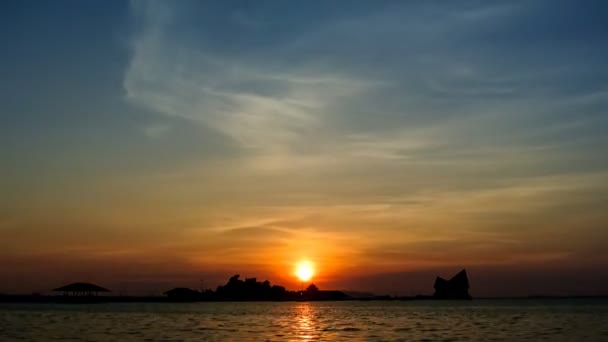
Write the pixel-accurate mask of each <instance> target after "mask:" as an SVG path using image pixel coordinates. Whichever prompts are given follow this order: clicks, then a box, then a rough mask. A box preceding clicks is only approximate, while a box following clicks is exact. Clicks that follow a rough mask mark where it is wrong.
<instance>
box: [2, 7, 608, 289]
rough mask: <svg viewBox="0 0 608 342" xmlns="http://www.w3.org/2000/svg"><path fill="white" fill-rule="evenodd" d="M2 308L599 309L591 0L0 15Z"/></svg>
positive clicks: (607, 216)
mask: <svg viewBox="0 0 608 342" xmlns="http://www.w3.org/2000/svg"><path fill="white" fill-rule="evenodd" d="M0 28H1V29H0V42H1V49H2V50H1V51H2V53H1V54H0V103H1V107H0V160H1V165H2V166H1V168H0V292H17V291H21V292H28V291H47V290H48V289H50V288H54V287H57V286H59V285H62V284H64V283H67V282H72V281H82V280H88V281H93V282H97V283H99V284H100V285H102V286H107V287H110V288H112V289H113V290H114V291H115V292H119V293H150V294H152V293H160V291H163V290H166V289H167V288H169V287H173V286H178V285H179V286H193V287H196V286H200V279H205V282H206V283H205V285H206V286H213V287H215V286H216V285H218V284H220V283H222V282H224V281H225V280H226V279H227V277H228V276H229V275H232V274H235V273H239V274H241V275H242V276H247V277H258V278H263V279H266V278H268V279H270V281H271V282H273V283H279V284H284V285H286V286H287V287H289V288H295V287H297V286H299V285H298V283H297V280H296V279H294V277H293V275H292V268H293V264H294V263H295V262H297V261H298V260H301V259H309V260H311V261H313V262H314V263H315V264H316V265H317V272H318V274H317V275H316V277H315V278H314V279H313V281H314V282H315V283H317V284H318V285H319V287H320V288H335V289H350V290H368V291H375V292H377V293H390V294H415V293H431V292H432V284H433V281H434V277H435V275H437V274H439V275H442V276H446V277H448V276H451V274H452V273H455V272H457V271H459V270H460V269H461V268H462V267H466V268H467V269H468V270H469V275H470V278H471V283H472V289H471V291H472V294H473V295H478V296H479V295H527V294H538V293H546V294H591V293H604V294H608V275H607V274H606V270H608V253H606V252H605V249H606V246H608V112H607V111H608V63H607V62H606V61H608V44H607V42H608V40H607V37H608V3H607V2H606V1H599V0H598V1H582V2H578V1H554V0H546V1H540V0H538V1H537V0H533V1H458V2H456V1H437V2H432V1H361V2H356V1H324V2H315V1H278V0H277V1H217V2H211V1H201V2H198V1H197V2H190V1H163V2H161V1H159V2H155V1H150V2H145V1H133V2H123V1H17V0H9V1H2V2H0Z"/></svg>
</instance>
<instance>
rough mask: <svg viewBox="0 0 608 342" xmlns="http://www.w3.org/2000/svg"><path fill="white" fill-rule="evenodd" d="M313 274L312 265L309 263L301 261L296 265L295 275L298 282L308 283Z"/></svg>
mask: <svg viewBox="0 0 608 342" xmlns="http://www.w3.org/2000/svg"><path fill="white" fill-rule="evenodd" d="M314 274H315V269H314V265H313V264H312V263H311V262H310V261H307V260H303V261H300V262H298V263H297V264H296V271H295V275H296V276H297V277H298V279H300V281H309V280H310V279H311V278H312V276H313V275H314Z"/></svg>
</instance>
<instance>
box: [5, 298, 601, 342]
mask: <svg viewBox="0 0 608 342" xmlns="http://www.w3.org/2000/svg"><path fill="white" fill-rule="evenodd" d="M55 340H60V341H608V300H606V299H521V300H516V299H510V300H507V299H501V300H490V299H487V300H486V299H480V300H473V301H346V302H213V303H212V302H207V303H97V304H16V303H12V304H0V341H55Z"/></svg>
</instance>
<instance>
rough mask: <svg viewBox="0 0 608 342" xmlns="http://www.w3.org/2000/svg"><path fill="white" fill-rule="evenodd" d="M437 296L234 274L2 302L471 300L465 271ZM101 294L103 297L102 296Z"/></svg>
mask: <svg viewBox="0 0 608 342" xmlns="http://www.w3.org/2000/svg"><path fill="white" fill-rule="evenodd" d="M434 289H435V293H434V294H433V295H432V296H431V295H417V296H412V297H400V296H389V295H381V296H377V295H373V294H368V295H366V296H363V297H361V296H355V295H349V294H348V293H345V292H343V291H337V290H321V289H319V287H318V286H317V285H315V284H314V283H311V284H310V285H308V287H307V288H306V289H302V290H300V291H290V290H287V289H286V288H285V287H284V286H281V285H272V284H271V283H270V281H268V280H264V281H258V280H257V278H245V279H241V276H240V275H239V274H236V275H233V276H232V277H230V278H229V279H228V281H227V282H226V284H224V285H220V286H218V287H217V288H216V289H215V291H214V290H211V289H204V290H196V289H191V288H187V287H175V288H173V289H170V290H167V291H165V292H163V295H164V297H160V296H114V295H110V294H108V293H111V290H109V289H107V288H105V287H102V286H99V285H96V284H91V283H84V282H78V283H72V284H68V285H65V286H62V287H58V288H55V289H53V290H52V291H53V292H60V293H61V295H41V294H31V295H6V294H4V295H2V294H0V302H65V303H91V302H220V301H342V300H442V299H449V300H470V299H472V297H471V295H470V294H469V279H468V275H467V272H466V270H464V269H463V270H462V271H460V272H458V273H457V274H456V275H455V276H453V277H452V278H451V279H450V280H446V279H444V278H441V277H437V278H436V280H435V285H434ZM100 293H101V295H100Z"/></svg>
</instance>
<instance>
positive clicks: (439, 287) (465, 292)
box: [433, 269, 472, 299]
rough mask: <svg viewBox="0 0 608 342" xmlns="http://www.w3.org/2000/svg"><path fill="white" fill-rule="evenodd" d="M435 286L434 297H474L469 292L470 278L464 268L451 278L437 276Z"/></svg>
mask: <svg viewBox="0 0 608 342" xmlns="http://www.w3.org/2000/svg"><path fill="white" fill-rule="evenodd" d="M434 287H435V294H434V295H433V297H434V298H436V299H472V297H471V295H470V294H469V278H468V277H467V271H466V270H464V269H463V270H462V271H460V272H458V274H456V275H455V276H453V277H452V279H450V280H445V279H443V278H441V277H437V279H435V286H434Z"/></svg>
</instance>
